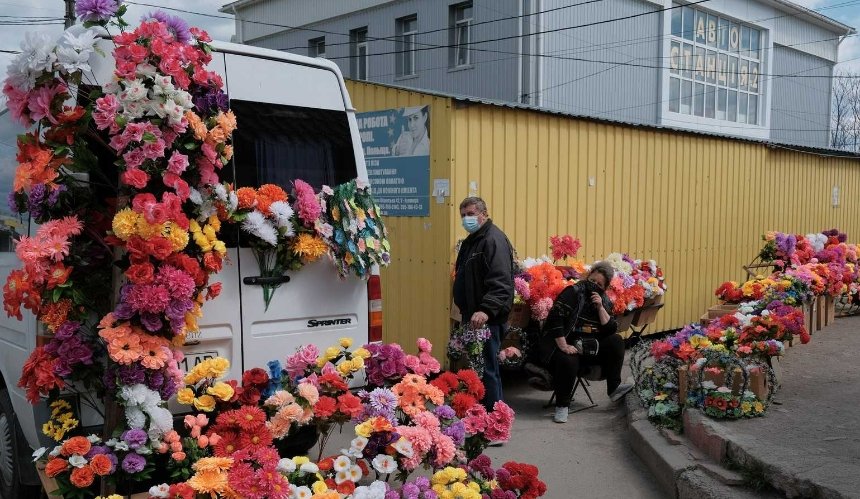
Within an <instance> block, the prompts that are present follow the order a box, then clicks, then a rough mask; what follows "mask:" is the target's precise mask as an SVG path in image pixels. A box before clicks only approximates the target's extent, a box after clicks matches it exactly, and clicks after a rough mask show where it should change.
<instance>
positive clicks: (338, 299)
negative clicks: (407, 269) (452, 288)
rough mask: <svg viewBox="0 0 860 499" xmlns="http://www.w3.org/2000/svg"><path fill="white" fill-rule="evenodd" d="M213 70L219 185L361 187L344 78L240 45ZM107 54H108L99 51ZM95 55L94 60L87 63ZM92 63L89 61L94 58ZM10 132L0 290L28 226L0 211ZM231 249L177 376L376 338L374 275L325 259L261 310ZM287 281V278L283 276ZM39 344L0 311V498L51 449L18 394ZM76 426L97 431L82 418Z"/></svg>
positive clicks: (252, 267) (7, 123)
mask: <svg viewBox="0 0 860 499" xmlns="http://www.w3.org/2000/svg"><path fill="white" fill-rule="evenodd" d="M212 45H213V54H212V63H211V64H210V69H212V70H214V71H217V72H218V73H220V74H221V75H222V77H223V78H224V84H225V88H224V90H225V91H226V92H227V94H228V96H229V98H230V108H231V109H232V110H233V112H234V113H235V114H236V118H237V121H238V124H239V128H238V130H237V131H236V132H234V135H233V144H234V149H235V155H234V159H233V162H232V167H233V169H232V170H230V168H229V166H228V167H225V168H224V169H223V170H222V171H221V178H222V181H227V182H232V183H234V185H235V186H236V187H246V186H247V187H258V186H260V185H261V184H266V183H274V184H278V185H280V186H282V187H283V188H284V189H285V190H286V191H288V192H289V191H290V190H291V188H292V181H293V180H295V179H302V180H305V181H307V182H308V183H310V184H311V185H313V186H314V187H315V188H317V189H319V188H320V187H321V186H322V185H323V184H326V185H331V186H334V185H337V184H340V183H343V182H346V181H349V180H351V179H353V178H359V179H363V180H367V170H366V168H365V163H364V154H363V151H362V147H361V141H360V139H359V134H358V127H357V126H356V121H355V110H354V109H353V108H352V104H351V103H350V99H349V95H348V94H347V91H346V87H345V85H344V81H343V76H342V75H341V73H340V70H339V69H338V67H337V65H335V64H334V63H332V62H330V61H327V60H325V59H312V58H307V57H302V56H297V55H293V54H288V53H285V52H278V51H274V50H267V49H260V48H256V47H250V46H246V45H237V44H232V43H221V42H214V43H213V44H212ZM104 48H105V52H106V53H107V54H110V48H111V47H110V45H105V47H104ZM94 58H97V56H94ZM91 62H94V61H91ZM102 62H103V63H99V64H98V65H97V66H94V71H95V76H96V81H99V82H106V81H109V80H110V75H111V73H112V71H113V60H112V59H111V58H110V56H109V55H108V57H107V59H106V60H103V61H102ZM21 132H22V130H20V129H16V127H15V126H14V125H13V124H12V121H11V119H10V118H9V116H8V114H2V113H0V195H2V196H3V198H2V206H0V220H2V223H3V224H4V226H3V227H0V283H2V282H5V280H6V276H7V275H8V273H9V272H10V271H11V270H12V269H14V268H17V267H19V266H20V264H19V262H18V261H17V259H16V256H15V253H14V245H13V244H11V238H10V235H11V234H13V232H14V233H18V234H21V233H24V234H26V233H28V232H29V233H33V232H34V231H35V227H34V225H35V224H30V223H28V221H27V220H26V219H25V220H24V221H23V224H20V223H18V218H17V216H16V215H13V214H12V213H11V212H10V211H9V208H8V207H6V203H5V200H6V196H7V195H8V190H9V189H11V186H12V178H13V176H14V171H15V167H16V162H15V135H16V134H17V133H21ZM221 236H222V239H224V240H225V242H226V243H227V246H228V256H227V261H226V264H225V266H224V268H223V270H222V271H221V272H220V274H219V275H217V276H213V277H212V282H215V281H220V282H221V283H222V284H223V289H222V293H221V296H219V297H218V298H217V299H215V300H213V301H210V302H207V303H206V305H205V306H204V308H203V318H202V320H201V321H200V331H199V332H195V333H189V335H188V338H187V344H186V346H185V347H184V350H185V353H186V360H185V361H184V365H183V367H185V368H191V367H193V366H194V365H195V364H196V363H198V362H200V361H202V360H203V359H205V358H208V357H213V356H216V355H218V356H222V357H225V358H227V359H229V360H230V362H231V366H232V367H231V372H230V374H229V377H230V378H235V379H240V377H241V374H242V372H243V371H244V370H246V369H250V368H252V367H263V368H265V367H266V363H267V362H268V361H270V360H274V359H278V360H281V361H282V362H283V359H284V357H285V356H287V355H288V354H291V353H292V352H294V351H295V349H296V347H298V346H299V345H303V344H310V343H314V344H316V345H318V346H320V347H321V348H324V347H327V346H330V345H333V344H336V342H337V340H338V338H341V337H344V336H346V337H351V338H353V340H354V341H355V343H356V344H364V343H367V342H372V341H380V340H381V339H382V299H381V298H382V290H381V286H380V281H379V276H378V275H373V276H372V277H370V279H369V280H368V281H364V280H360V279H358V278H354V277H353V278H349V279H345V280H342V279H339V278H338V275H337V271H336V269H335V266H334V265H333V264H332V263H331V262H329V261H328V260H327V259H323V260H321V261H318V262H316V263H313V264H310V265H306V266H305V267H303V268H302V269H301V270H300V271H297V272H288V278H289V280H288V282H284V283H283V284H282V285H281V286H280V287H279V288H277V290H275V292H274V297H273V298H272V300H271V303H270V305H269V307H268V310H266V308H265V305H264V302H263V292H262V288H261V287H260V286H259V285H257V284H254V281H255V280H254V279H253V278H254V277H255V276H259V275H260V272H259V268H258V266H257V262H256V260H255V258H254V256H253V254H252V252H251V249H250V248H249V247H248V246H247V244H246V243H245V241H244V240H243V238H242V237H240V235H239V233H238V228H237V226H235V225H234V226H232V227H231V226H227V225H225V226H224V227H223V229H222V232H221ZM285 281H286V279H285ZM35 346H36V321H35V318H34V317H33V315H32V314H27V315H25V317H24V320H23V321H17V320H16V319H15V318H10V317H7V316H6V314H5V313H0V375H2V379H0V495H2V497H5V498H9V499H11V498H13V497H28V496H27V492H25V491H24V490H25V489H24V488H23V487H22V488H20V489H19V488H18V485H19V482H20V483H21V484H22V485H23V486H26V485H36V484H38V483H39V481H38V478H37V476H36V474H35V471H34V469H33V465H32V462H31V461H32V459H31V457H30V454H31V448H38V447H40V446H42V445H46V444H49V443H50V442H49V441H46V439H45V437H44V436H43V435H42V433H41V427H42V424H43V423H44V422H45V421H46V420H47V417H48V412H49V411H48V410H47V407H46V406H45V404H44V403H42V404H39V405H37V406H31V405H30V403H29V402H27V400H26V398H25V394H24V393H23V391H22V390H21V389H20V388H18V387H17V386H16V384H17V381H18V378H19V376H20V374H21V368H22V366H23V363H24V361H25V360H26V358H27V356H28V355H29V353H30V351H32V350H33V349H34V348H35ZM79 409H81V410H84V414H83V419H84V424H94V425H95V424H99V421H98V420H97V417H93V416H92V415H88V414H87V413H86V410H85V407H79Z"/></svg>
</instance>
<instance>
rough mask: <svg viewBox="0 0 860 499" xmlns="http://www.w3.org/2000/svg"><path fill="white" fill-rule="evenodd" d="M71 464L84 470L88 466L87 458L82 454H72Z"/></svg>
mask: <svg viewBox="0 0 860 499" xmlns="http://www.w3.org/2000/svg"><path fill="white" fill-rule="evenodd" d="M69 464H70V465H72V466H74V467H75V468H83V467H84V466H86V465H87V458H85V457H84V456H82V455H80V454H72V457H70V458H69Z"/></svg>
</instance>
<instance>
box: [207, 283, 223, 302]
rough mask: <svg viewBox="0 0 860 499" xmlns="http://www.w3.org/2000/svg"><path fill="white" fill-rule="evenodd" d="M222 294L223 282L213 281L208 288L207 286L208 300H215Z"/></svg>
mask: <svg viewBox="0 0 860 499" xmlns="http://www.w3.org/2000/svg"><path fill="white" fill-rule="evenodd" d="M220 294H221V283H220V282H213V283H212V284H210V285H209V287H208V288H206V299H207V300H214V299H215V298H218V295H220Z"/></svg>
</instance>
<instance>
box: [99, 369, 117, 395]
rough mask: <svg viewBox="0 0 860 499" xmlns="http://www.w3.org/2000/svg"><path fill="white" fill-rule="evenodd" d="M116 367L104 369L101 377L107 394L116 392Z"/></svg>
mask: <svg viewBox="0 0 860 499" xmlns="http://www.w3.org/2000/svg"><path fill="white" fill-rule="evenodd" d="M116 369H117V368H116V367H115V366H113V365H111V366H110V367H108V368H107V369H105V373H104V376H102V381H103V382H104V385H105V390H107V391H109V392H113V391H115V390H116Z"/></svg>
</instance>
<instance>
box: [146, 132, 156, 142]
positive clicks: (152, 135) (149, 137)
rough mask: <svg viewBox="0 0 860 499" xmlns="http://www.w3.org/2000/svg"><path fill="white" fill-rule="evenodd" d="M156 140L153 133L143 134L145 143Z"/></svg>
mask: <svg viewBox="0 0 860 499" xmlns="http://www.w3.org/2000/svg"><path fill="white" fill-rule="evenodd" d="M155 140H156V137H155V134H153V133H152V132H145V133H144V134H143V141H144V142H155Z"/></svg>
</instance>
